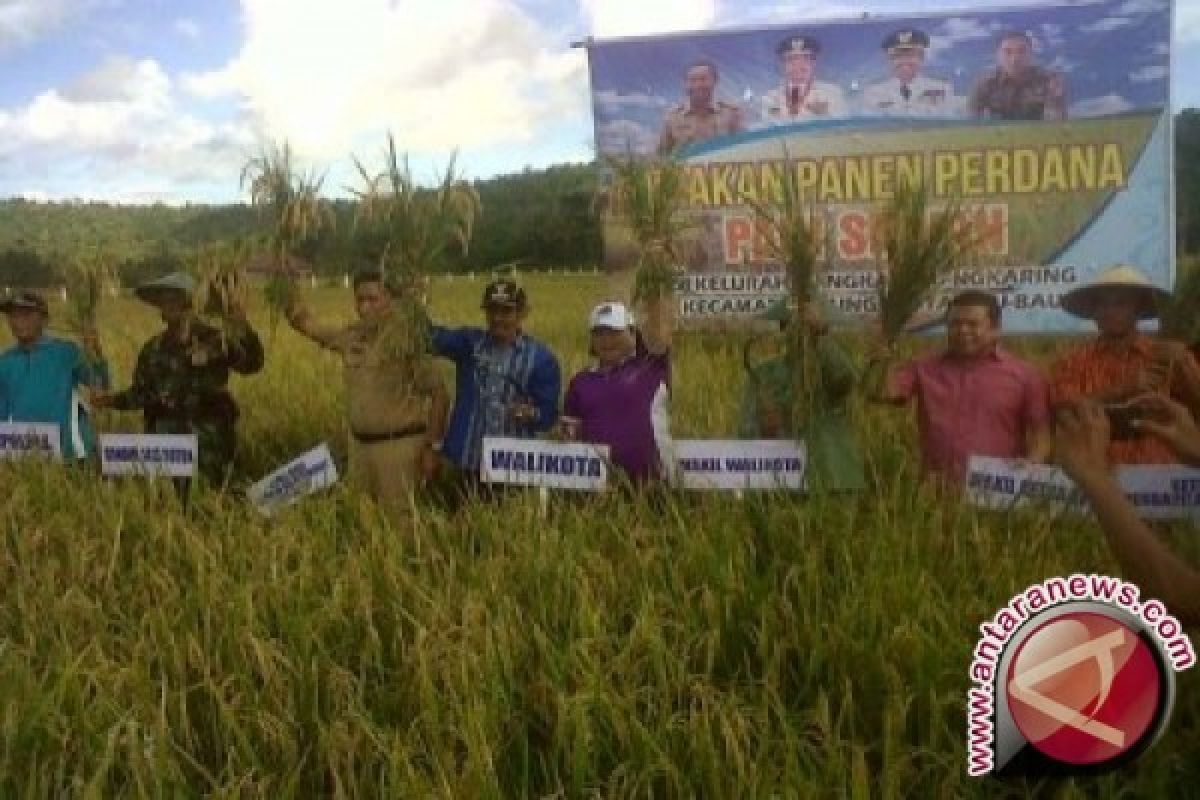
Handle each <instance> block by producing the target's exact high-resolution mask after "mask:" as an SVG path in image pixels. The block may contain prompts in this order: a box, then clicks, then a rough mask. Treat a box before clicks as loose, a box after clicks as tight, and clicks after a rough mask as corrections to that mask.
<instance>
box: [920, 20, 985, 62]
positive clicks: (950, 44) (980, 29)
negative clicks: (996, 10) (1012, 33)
mask: <svg viewBox="0 0 1200 800" xmlns="http://www.w3.org/2000/svg"><path fill="white" fill-rule="evenodd" d="M998 33H1000V26H999V24H997V23H984V22H981V21H979V20H978V19H977V18H975V17H949V18H947V19H946V20H944V21H943V22H942V24H941V25H939V26H938V27H937V29H936V30H934V31H932V32H931V33H930V35H929V49H928V51H927V52H926V56H925V58H926V60H927V61H928V62H929V63H930V64H931V65H936V64H937V62H938V58H939V56H941V54H942V53H945V52H947V51H949V50H952V49H954V48H955V47H957V46H958V45H961V44H965V43H967V42H978V41H985V40H991V39H994V38H995V37H996V35H997V34H998Z"/></svg>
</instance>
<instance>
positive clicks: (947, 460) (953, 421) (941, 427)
mask: <svg viewBox="0 0 1200 800" xmlns="http://www.w3.org/2000/svg"><path fill="white" fill-rule="evenodd" d="M946 327H947V332H946V349H945V350H944V351H943V352H941V353H935V354H933V355H929V356H925V357H923V358H918V359H916V360H913V361H910V362H908V363H906V364H903V365H900V366H895V367H894V366H892V365H891V364H890V356H891V354H890V351H888V350H887V349H886V348H885V350H884V353H883V357H882V358H876V359H874V360H873V362H872V366H873V367H874V369H873V370H872V374H873V377H874V380H873V381H872V384H873V386H874V390H873V391H872V395H873V399H875V400H876V401H878V402H884V403H891V404H894V405H906V404H907V403H908V402H909V401H910V400H913V399H914V398H915V399H916V401H917V426H918V429H919V431H920V438H921V471H922V472H923V473H924V474H926V475H933V476H937V477H939V478H942V479H944V480H948V481H950V482H952V483H961V482H962V480H963V478H964V476H965V474H966V469H967V461H968V460H969V459H970V457H971V456H972V455H981V456H995V457H998V458H1027V459H1029V460H1031V461H1036V462H1043V461H1045V460H1046V459H1047V457H1048V456H1049V451H1050V438H1049V420H1050V412H1049V407H1048V391H1047V386H1046V381H1045V379H1044V378H1043V377H1042V376H1041V374H1040V373H1039V372H1038V371H1037V369H1036V368H1035V367H1034V366H1033V365H1031V364H1029V363H1027V362H1024V361H1021V360H1020V359H1018V358H1015V357H1014V356H1012V355H1010V354H1009V353H1008V352H1007V351H1006V350H1004V348H1002V347H1000V345H999V341H998V340H999V338H1000V305H999V304H998V303H997V302H996V298H995V297H993V296H992V295H990V294H988V293H986V292H974V291H969V292H962V293H960V294H958V295H956V296H955V297H954V299H953V300H951V301H950V307H949V309H948V310H947V312H946Z"/></svg>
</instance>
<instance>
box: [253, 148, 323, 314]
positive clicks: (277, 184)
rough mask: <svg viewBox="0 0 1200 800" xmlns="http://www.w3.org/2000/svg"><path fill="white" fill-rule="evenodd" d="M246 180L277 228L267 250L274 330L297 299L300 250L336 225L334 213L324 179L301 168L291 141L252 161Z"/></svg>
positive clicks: (268, 295)
mask: <svg viewBox="0 0 1200 800" xmlns="http://www.w3.org/2000/svg"><path fill="white" fill-rule="evenodd" d="M240 182H241V185H242V186H246V185H247V184H248V185H249V189H250V202H251V203H252V204H253V205H255V206H258V207H260V208H261V209H262V210H263V211H264V212H265V213H266V215H267V217H268V219H269V220H270V222H271V225H272V229H271V232H270V233H269V234H268V239H267V247H268V252H269V253H270V254H271V259H272V267H273V268H272V269H271V270H270V275H269V277H268V279H267V283H266V286H265V287H264V292H263V295H264V298H265V300H266V303H267V308H268V309H269V310H270V312H271V326H272V328H274V327H275V325H276V324H277V323H278V320H279V317H280V316H281V315H282V314H285V313H287V310H288V308H289V307H290V305H291V304H292V303H293V302H294V299H295V287H294V285H293V283H292V276H291V274H290V271H289V261H290V259H291V258H292V256H293V254H294V251H295V250H296V248H297V247H298V246H299V245H300V244H302V243H303V242H304V241H306V240H307V239H309V238H310V237H312V236H315V235H316V234H317V233H319V232H320V231H321V230H322V229H324V228H328V227H332V226H333V224H334V216H333V211H332V209H330V208H329V206H328V204H326V202H325V201H324V200H323V199H322V198H321V186H322V184H323V183H324V182H325V177H324V175H317V174H316V173H315V172H305V171H304V170H302V169H300V168H299V167H297V166H296V165H295V163H294V159H293V154H292V149H291V145H289V144H288V143H287V142H286V141H285V142H284V143H283V144H282V145H272V146H270V147H268V148H266V149H265V150H263V152H262V153H260V154H259V155H258V156H256V157H254V158H252V159H250V160H249V161H247V162H246V165H245V166H244V167H242V174H241V180H240Z"/></svg>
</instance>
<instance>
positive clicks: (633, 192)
mask: <svg viewBox="0 0 1200 800" xmlns="http://www.w3.org/2000/svg"><path fill="white" fill-rule="evenodd" d="M608 166H609V167H610V168H611V169H612V170H613V176H614V180H615V186H614V187H613V188H614V191H613V195H612V196H613V203H612V205H611V206H610V209H609V210H610V212H611V213H613V214H614V215H615V216H616V217H617V218H618V219H619V220H621V221H622V222H623V223H624V224H625V225H627V226H628V227H629V230H630V232H631V233H632V235H633V239H634V241H635V242H636V245H637V250H638V257H637V266H636V272H635V275H634V283H633V301H634V302H635V303H636V302H643V301H652V300H657V299H659V298H662V297H665V296H667V295H670V294H671V292H672V291H673V290H674V287H675V276H676V264H678V262H679V260H680V259H679V239H680V236H681V235H682V234H683V233H684V231H686V230H687V229H688V228H690V227H691V225H690V224H689V223H688V222H687V221H686V220H685V219H684V215H683V213H682V212H683V210H684V206H685V204H686V202H687V194H686V180H685V174H684V170H683V165H682V164H680V163H679V162H678V161H675V160H674V159H664V160H661V161H638V160H637V159H635V158H634V157H633V155H632V154H629V155H627V156H626V157H625V158H624V159H616V158H609V159H608Z"/></svg>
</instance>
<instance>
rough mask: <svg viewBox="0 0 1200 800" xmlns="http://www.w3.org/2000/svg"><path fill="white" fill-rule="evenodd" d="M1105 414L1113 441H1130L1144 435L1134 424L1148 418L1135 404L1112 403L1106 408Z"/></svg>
mask: <svg viewBox="0 0 1200 800" xmlns="http://www.w3.org/2000/svg"><path fill="white" fill-rule="evenodd" d="M1104 413H1105V414H1106V415H1107V416H1108V428H1109V435H1110V436H1111V437H1112V439H1113V441H1117V442H1119V441H1128V440H1130V439H1136V438H1138V437H1139V436H1141V435H1142V434H1141V432H1140V431H1138V429H1137V427H1136V426H1135V424H1134V423H1135V422H1138V421H1140V420H1142V419H1144V418H1145V417H1146V412H1145V410H1144V409H1142V408H1139V407H1138V406H1136V405H1134V404H1133V403H1110V404H1108V405H1106V406H1104Z"/></svg>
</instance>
